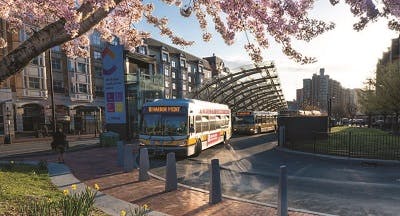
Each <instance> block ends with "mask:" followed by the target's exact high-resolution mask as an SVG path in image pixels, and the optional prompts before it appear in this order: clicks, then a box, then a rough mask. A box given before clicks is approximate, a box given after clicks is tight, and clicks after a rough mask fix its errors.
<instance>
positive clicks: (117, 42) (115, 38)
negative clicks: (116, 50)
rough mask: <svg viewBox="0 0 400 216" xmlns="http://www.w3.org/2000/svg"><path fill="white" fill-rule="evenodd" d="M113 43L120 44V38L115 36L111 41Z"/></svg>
mask: <svg viewBox="0 0 400 216" xmlns="http://www.w3.org/2000/svg"><path fill="white" fill-rule="evenodd" d="M111 45H114V46H116V45H119V38H117V37H114V39H113V41H112V42H111Z"/></svg>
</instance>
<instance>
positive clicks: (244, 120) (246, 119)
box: [235, 116, 254, 124]
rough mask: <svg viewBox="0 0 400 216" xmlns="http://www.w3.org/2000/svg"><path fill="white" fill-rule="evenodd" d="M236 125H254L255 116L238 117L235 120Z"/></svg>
mask: <svg viewBox="0 0 400 216" xmlns="http://www.w3.org/2000/svg"><path fill="white" fill-rule="evenodd" d="M235 123H236V124H254V117H253V116H237V117H236V118H235Z"/></svg>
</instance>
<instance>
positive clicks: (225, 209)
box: [18, 147, 315, 216]
mask: <svg viewBox="0 0 400 216" xmlns="http://www.w3.org/2000/svg"><path fill="white" fill-rule="evenodd" d="M116 158H117V150H116V148H114V147H110V148H93V149H89V150H82V151H77V152H68V153H66V155H65V161H66V165H67V166H68V167H70V168H71V170H72V174H74V175H75V177H76V178H78V179H79V180H81V181H82V182H84V183H85V184H87V185H94V184H95V183H97V184H99V185H100V191H101V192H103V193H105V194H108V195H111V196H113V197H116V198H118V199H121V200H124V201H127V202H130V203H134V204H138V205H143V204H147V205H148V206H149V207H150V209H151V210H155V211H159V212H163V213H166V214H170V215H182V216H190V215H199V216H200V215H221V216H234V215H249V216H250V215H276V208H273V207H267V206H265V205H258V204H253V203H248V202H241V201H236V200H232V199H227V198H225V199H223V201H222V202H221V203H219V204H216V205H209V204H208V194H207V193H203V192H199V191H194V190H190V189H187V188H183V187H179V188H178V190H177V191H173V192H164V182H163V181H161V180H158V179H155V178H151V179H150V180H149V181H145V182H139V181H137V179H138V170H134V171H132V172H128V173H124V172H123V169H122V167H118V166H117V162H116ZM23 159H24V160H42V159H46V160H48V161H50V162H51V161H53V162H54V161H56V155H47V156H32V157H26V158H23ZM18 160H19V159H18ZM289 215H291V216H300V215H301V216H303V215H304V216H306V215H307V216H308V215H315V214H309V213H302V212H293V211H291V212H290V213H289Z"/></svg>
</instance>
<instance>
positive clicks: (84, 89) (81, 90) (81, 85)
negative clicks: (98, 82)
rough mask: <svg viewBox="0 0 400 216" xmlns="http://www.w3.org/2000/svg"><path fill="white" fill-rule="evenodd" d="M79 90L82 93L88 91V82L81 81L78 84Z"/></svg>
mask: <svg viewBox="0 0 400 216" xmlns="http://www.w3.org/2000/svg"><path fill="white" fill-rule="evenodd" d="M78 91H79V92H80V93H88V87H87V85H86V84H82V83H79V84H78Z"/></svg>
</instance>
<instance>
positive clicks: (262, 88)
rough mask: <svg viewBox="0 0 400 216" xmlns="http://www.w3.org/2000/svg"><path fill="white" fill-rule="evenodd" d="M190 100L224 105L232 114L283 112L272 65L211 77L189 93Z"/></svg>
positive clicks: (283, 103) (243, 67)
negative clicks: (257, 111) (250, 111)
mask: <svg viewBox="0 0 400 216" xmlns="http://www.w3.org/2000/svg"><path fill="white" fill-rule="evenodd" d="M192 98H195V99H199V100H206V101H210V102H215V103H222V104H227V105H228V106H229V107H230V108H231V110H232V112H237V111H241V110H259V111H279V110H282V109H287V103H286V101H285V98H284V96H283V93H282V89H281V87H280V81H279V78H278V74H277V72H276V68H275V65H274V63H273V62H265V63H262V64H259V65H246V66H242V67H239V68H236V69H234V70H233V71H232V72H231V73H229V74H228V75H225V76H220V77H215V78H213V79H212V80H210V81H208V82H206V83H204V84H203V85H202V86H201V87H200V88H199V89H197V90H196V91H195V92H193V96H192Z"/></svg>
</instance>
